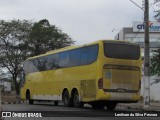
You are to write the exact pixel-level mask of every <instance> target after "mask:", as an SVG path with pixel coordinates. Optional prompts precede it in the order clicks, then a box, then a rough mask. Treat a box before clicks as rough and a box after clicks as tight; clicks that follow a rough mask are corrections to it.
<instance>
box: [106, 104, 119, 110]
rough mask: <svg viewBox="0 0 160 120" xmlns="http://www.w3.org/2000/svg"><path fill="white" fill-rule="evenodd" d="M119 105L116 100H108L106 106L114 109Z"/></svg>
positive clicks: (108, 108)
mask: <svg viewBox="0 0 160 120" xmlns="http://www.w3.org/2000/svg"><path fill="white" fill-rule="evenodd" d="M116 106H117V103H116V102H107V103H106V107H107V110H114V109H115V108H116Z"/></svg>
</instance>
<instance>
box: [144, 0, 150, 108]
mask: <svg viewBox="0 0 160 120" xmlns="http://www.w3.org/2000/svg"><path fill="white" fill-rule="evenodd" d="M144 5H145V10H144V24H145V37H144V41H145V47H144V49H145V50H144V97H143V98H144V106H143V107H144V109H147V108H149V107H150V72H149V71H150V70H149V53H150V51H149V0H144Z"/></svg>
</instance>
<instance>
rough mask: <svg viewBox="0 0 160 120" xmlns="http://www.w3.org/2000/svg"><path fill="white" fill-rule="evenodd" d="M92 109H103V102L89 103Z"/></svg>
mask: <svg viewBox="0 0 160 120" xmlns="http://www.w3.org/2000/svg"><path fill="white" fill-rule="evenodd" d="M91 105H92V108H93V109H104V107H105V104H104V103H103V102H94V103H92V104H91Z"/></svg>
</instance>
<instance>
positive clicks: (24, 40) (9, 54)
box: [0, 19, 74, 94]
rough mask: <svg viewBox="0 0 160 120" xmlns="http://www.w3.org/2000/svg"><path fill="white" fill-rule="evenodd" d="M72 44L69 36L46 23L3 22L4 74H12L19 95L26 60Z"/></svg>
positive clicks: (0, 35)
mask: <svg viewBox="0 0 160 120" xmlns="http://www.w3.org/2000/svg"><path fill="white" fill-rule="evenodd" d="M73 43H74V41H73V40H72V39H71V38H70V37H69V36H68V35H67V34H65V33H63V32H62V31H61V30H60V29H58V28H57V27H56V26H54V25H50V23H49V21H48V20H46V19H44V20H40V21H39V22H36V23H33V22H31V21H27V20H12V21H4V20H0V52H1V55H0V67H1V70H2V68H6V69H7V70H8V71H9V73H10V74H11V75H12V80H13V83H14V88H15V89H16V92H17V94H19V86H20V85H19V84H20V83H19V82H18V81H17V78H18V76H19V74H20V72H21V67H22V63H23V61H24V60H25V59H27V58H28V57H30V56H34V55H39V54H42V53H45V52H47V51H49V50H54V49H58V48H62V47H66V46H69V45H71V44H73ZM2 75H3V74H2ZM2 75H1V76H2Z"/></svg>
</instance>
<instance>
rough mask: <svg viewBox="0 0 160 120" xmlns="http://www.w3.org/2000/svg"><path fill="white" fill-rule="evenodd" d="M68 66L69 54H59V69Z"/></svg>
mask: <svg viewBox="0 0 160 120" xmlns="http://www.w3.org/2000/svg"><path fill="white" fill-rule="evenodd" d="M68 66H69V52H61V53H60V54H59V67H60V68H64V67H68Z"/></svg>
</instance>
